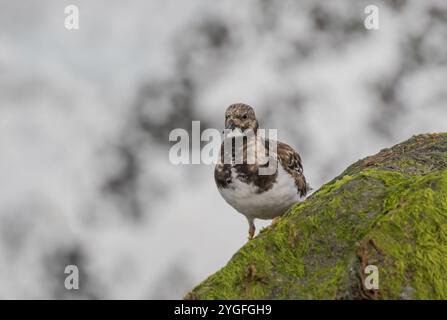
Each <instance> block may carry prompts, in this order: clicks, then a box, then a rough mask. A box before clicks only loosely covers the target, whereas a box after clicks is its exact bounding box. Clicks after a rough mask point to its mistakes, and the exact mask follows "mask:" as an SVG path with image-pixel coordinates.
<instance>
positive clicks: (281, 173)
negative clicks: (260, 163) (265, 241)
mask: <svg viewBox="0 0 447 320" xmlns="http://www.w3.org/2000/svg"><path fill="white" fill-rule="evenodd" d="M231 180H232V182H231V183H230V184H228V185H227V186H226V188H219V192H220V194H221V195H222V197H223V198H224V199H225V201H227V202H228V203H229V204H230V205H231V206H232V207H234V208H235V209H236V210H237V211H239V212H240V213H242V214H244V215H245V216H247V217H248V218H257V219H273V218H275V217H278V216H280V215H282V214H283V213H285V212H286V211H287V209H288V208H290V206H291V205H292V204H293V203H295V202H298V201H299V200H300V197H299V195H298V193H297V188H296V185H295V181H294V180H293V178H292V177H291V176H290V175H289V174H288V173H287V172H286V171H285V170H284V169H283V168H282V166H281V165H278V176H277V179H276V182H275V183H274V184H273V187H272V188H270V189H269V190H267V191H265V192H262V193H257V190H258V187H257V186H255V185H254V184H253V183H249V184H247V183H245V182H242V181H240V180H239V179H237V178H236V172H235V169H234V168H233V169H232V179H231Z"/></svg>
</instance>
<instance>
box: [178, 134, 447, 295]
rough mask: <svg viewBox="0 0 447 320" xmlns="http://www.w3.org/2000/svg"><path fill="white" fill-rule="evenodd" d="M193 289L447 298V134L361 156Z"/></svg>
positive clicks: (198, 291) (203, 292) (224, 292)
mask: <svg viewBox="0 0 447 320" xmlns="http://www.w3.org/2000/svg"><path fill="white" fill-rule="evenodd" d="M368 265H374V266H376V267H377V270H378V274H379V278H378V280H379V281H378V285H379V289H377V290H376V289H370V290H368V289H367V287H365V285H364V284H365V280H366V278H367V277H368V274H367V273H365V268H366V266H368ZM186 298H187V299H447V134H426V135H419V136H415V137H413V138H411V139H409V140H408V141H405V142H403V143H401V144H398V145H396V146H394V147H392V148H390V149H385V150H382V151H381V152H379V153H378V154H376V155H374V156H371V157H367V158H365V159H363V160H360V161H358V162H357V163H355V164H353V165H352V166H350V167H349V168H348V169H346V171H345V172H343V173H342V174H341V175H340V176H338V177H337V178H335V179H334V180H333V181H331V182H329V183H328V184H326V185H324V186H323V187H322V188H321V189H320V190H318V191H317V192H315V193H314V194H313V195H312V196H310V197H309V198H308V199H307V200H306V201H305V202H303V203H300V204H297V205H295V206H294V207H292V208H291V209H290V211H289V212H288V213H287V214H286V215H285V216H283V217H282V218H281V219H280V220H279V222H278V223H276V224H275V225H274V226H273V227H271V228H268V229H266V230H265V231H264V232H261V234H260V235H259V236H258V237H256V238H255V239H254V240H252V241H249V242H248V243H247V244H246V245H245V246H244V247H243V248H241V249H240V250H239V251H238V252H237V253H236V254H235V255H234V256H233V257H232V259H231V260H230V261H229V262H228V264H227V265H226V266H225V267H224V268H223V269H221V270H220V271H218V272H216V273H215V274H214V275H212V276H210V277H209V278H208V279H206V280H205V281H203V282H202V283H201V284H200V285H198V286H197V287H196V288H195V289H194V290H193V291H192V292H190V293H188V294H187V295H186Z"/></svg>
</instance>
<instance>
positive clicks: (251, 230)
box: [248, 219, 256, 240]
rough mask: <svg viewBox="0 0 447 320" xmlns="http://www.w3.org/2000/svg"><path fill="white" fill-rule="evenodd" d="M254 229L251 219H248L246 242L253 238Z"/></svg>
mask: <svg viewBox="0 0 447 320" xmlns="http://www.w3.org/2000/svg"><path fill="white" fill-rule="evenodd" d="M255 231H256V227H255V224H254V221H253V219H248V240H251V239H253V237H254V236H255Z"/></svg>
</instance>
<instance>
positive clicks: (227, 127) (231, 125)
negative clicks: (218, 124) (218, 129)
mask: <svg viewBox="0 0 447 320" xmlns="http://www.w3.org/2000/svg"><path fill="white" fill-rule="evenodd" d="M234 128H236V126H235V125H234V122H233V121H228V124H227V125H226V126H225V129H229V130H233V129H234Z"/></svg>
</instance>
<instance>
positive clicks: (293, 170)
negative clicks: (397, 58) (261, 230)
mask: <svg viewBox="0 0 447 320" xmlns="http://www.w3.org/2000/svg"><path fill="white" fill-rule="evenodd" d="M258 127H259V124H258V121H257V119H256V116H255V112H254V110H253V108H252V107H250V106H249V105H247V104H242V103H237V104H233V105H231V106H229V107H228V108H227V110H226V112H225V129H226V130H225V131H226V132H227V133H228V134H227V135H226V136H225V137H224V142H222V147H221V155H220V157H219V162H218V163H217V164H216V167H215V170H214V179H215V181H216V184H217V188H218V190H219V192H220V194H221V195H222V197H223V198H224V199H225V201H226V202H228V203H229V204H230V205H231V206H232V207H233V208H235V209H236V210H237V211H238V212H240V213H241V214H243V215H244V216H245V217H246V218H247V220H248V225H249V229H248V238H249V239H252V238H253V236H254V234H255V230H256V229H255V225H254V220H255V219H265V220H267V219H274V218H276V217H279V216H281V215H283V214H284V213H285V212H286V211H287V209H289V208H290V206H291V205H292V204H294V203H296V202H298V201H300V200H302V199H303V198H304V197H305V196H306V194H307V192H308V190H309V186H308V184H307V183H306V178H305V177H304V174H303V166H302V163H301V158H300V156H299V154H298V153H297V152H296V151H295V150H293V148H292V147H290V146H289V145H287V144H285V143H282V142H276V141H272V140H269V139H265V138H263V137H261V135H260V134H258V131H257V130H258ZM248 132H251V133H254V138H252V139H248ZM252 136H253V135H252ZM237 137H242V142H241V143H240V144H239V146H238V145H237V144H236V143H235V139H236V138H237ZM228 142H229V143H230V148H228V147H225V148H224V144H226V143H228ZM273 143H276V153H274V152H273V150H274V148H272V147H271V146H273ZM269 147H270V150H269ZM253 148H254V149H255V150H256V151H257V152H256V157H255V158H254V161H253V160H252V161H249V160H248V159H249V157H247V154H248V153H247V152H248V150H253ZM230 152H231V154H230V155H229V158H230V161H225V160H226V159H228V158H225V154H227V156H228V153H230ZM238 152H242V154H243V157H242V158H239V159H241V160H242V161H238V162H236V161H235V159H236V157H237V156H236V155H237V154H238ZM261 158H263V159H261ZM266 160H267V161H266ZM271 162H272V163H274V165H275V166H274V170H272V171H271V173H269V174H267V175H265V174H260V169H261V168H265V167H267V165H269V164H271Z"/></svg>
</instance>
